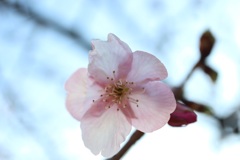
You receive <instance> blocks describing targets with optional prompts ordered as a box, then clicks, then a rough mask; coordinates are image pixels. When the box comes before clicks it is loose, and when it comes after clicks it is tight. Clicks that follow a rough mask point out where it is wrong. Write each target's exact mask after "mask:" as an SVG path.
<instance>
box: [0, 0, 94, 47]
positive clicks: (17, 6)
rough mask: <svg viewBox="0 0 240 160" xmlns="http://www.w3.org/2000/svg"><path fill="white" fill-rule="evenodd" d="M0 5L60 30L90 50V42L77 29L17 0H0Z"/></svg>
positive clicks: (40, 23) (42, 24)
mask: <svg viewBox="0 0 240 160" xmlns="http://www.w3.org/2000/svg"><path fill="white" fill-rule="evenodd" d="M0 6H1V7H6V8H8V9H11V10H13V11H15V12H17V13H18V14H20V15H22V16H25V17H29V18H30V19H31V20H33V21H34V22H35V23H37V24H38V25H41V26H45V27H49V28H52V29H54V30H56V31H57V32H60V33H61V34H63V35H65V36H67V37H69V38H71V39H73V40H74V41H76V42H77V43H78V44H80V45H81V46H82V47H83V48H85V49H86V50H90V48H91V46H90V43H88V42H87V41H86V40H85V39H84V38H83V37H82V36H81V35H80V34H79V33H78V32H77V31H74V30H72V29H69V28H66V27H64V26H63V25H60V24H59V23H57V22H55V21H53V20H51V19H49V18H47V17H44V16H42V15H41V14H40V13H38V12H36V11H34V10H31V8H28V7H26V6H25V5H24V4H21V3H20V2H18V1H17V2H15V3H11V2H9V1H7V0H0Z"/></svg>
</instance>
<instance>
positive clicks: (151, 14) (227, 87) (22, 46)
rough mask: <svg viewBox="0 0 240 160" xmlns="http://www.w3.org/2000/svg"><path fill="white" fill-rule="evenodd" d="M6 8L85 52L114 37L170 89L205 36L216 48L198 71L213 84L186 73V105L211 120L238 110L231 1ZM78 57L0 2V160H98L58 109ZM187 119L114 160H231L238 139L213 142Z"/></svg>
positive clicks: (205, 128)
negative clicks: (202, 108)
mask: <svg viewBox="0 0 240 160" xmlns="http://www.w3.org/2000/svg"><path fill="white" fill-rule="evenodd" d="M8 2H11V3H15V2H18V3H21V4H24V6H25V7H26V9H27V10H34V11H35V12H37V13H39V14H40V15H41V16H43V17H45V18H46V19H49V20H51V21H53V22H54V23H57V24H59V25H60V26H62V27H64V28H67V29H69V30H74V31H76V32H77V33H78V34H79V35H81V36H82V37H83V40H84V42H86V43H87V44H88V45H89V47H90V42H91V40H92V39H101V40H106V39H107V35H108V33H114V34H116V35H117V36H118V37H119V38H120V39H121V40H123V41H124V42H126V43H127V44H128V45H129V46H130V48H131V49H132V50H133V51H136V50H142V51H146V52H149V53H151V54H154V55H155V56H156V57H158V58H159V59H160V60H161V61H162V62H163V63H164V65H165V66H166V68H167V70H168V74H169V76H168V78H167V79H166V83H168V84H169V85H170V86H171V87H174V86H178V85H179V84H181V82H182V81H183V80H184V78H185V77H186V75H187V74H188V73H189V71H190V69H191V68H192V66H193V65H194V64H195V63H196V62H197V61H198V59H199V57H200V55H199V51H198V46H199V38H200V36H201V34H202V33H203V32H204V31H205V30H207V29H209V30H210V31H211V32H212V34H213V35H214V36H215V38H216V44H215V46H214V48H213V51H212V53H211V55H210V57H209V58H208V60H207V64H208V65H209V66H211V67H212V68H214V69H215V70H216V71H217V72H218V79H217V82H216V83H215V84H214V83H212V82H211V80H210V79H209V77H207V76H206V75H205V74H204V73H203V72H202V71H201V70H196V71H195V72H194V73H193V76H192V77H191V78H190V80H189V81H188V82H187V84H186V88H185V94H186V97H187V98H188V99H191V100H193V101H196V102H200V103H204V104H206V105H209V106H211V107H212V109H213V111H214V113H215V114H216V115H218V116H221V117H226V116H228V115H230V114H232V113H233V112H234V111H236V109H237V108H239V105H240V101H239V98H238V97H239V96H240V84H239V81H240V74H239V73H240V66H239V60H240V38H239V37H240V30H239V28H240V22H239V16H240V10H239V7H240V1H238V0H229V1H226V0H212V1H207V0H182V1H181V2H180V1H179V2H176V1H173V0H140V1H138V0H130V1H120V0H116V1H111V0H68V1H66V0H62V1H57V0H42V1H35V0H19V1H15V0H11V1H10V0H9V1H8ZM88 52H89V48H87V47H86V45H84V43H83V42H80V41H76V40H74V39H73V38H71V37H69V35H67V34H64V33H62V32H60V31H59V30H56V29H54V28H53V27H47V26H45V25H41V24H38V23H36V21H34V20H33V19H32V18H31V17H26V16H23V15H22V14H19V13H18V12H15V11H14V10H11V9H9V8H8V7H4V5H3V4H2V3H0V77H1V78H0V131H1V132H0V159H1V160H32V159H34V160H38V159H39V160H45V159H46V160H55V159H59V160H69V159H71V160H79V159H81V160H82V159H83V160H86V159H87V160H88V159H90V160H99V159H103V157H102V156H101V155H98V156H95V155H93V154H92V153H91V152H90V151H89V150H88V149H87V148H86V147H85V146H84V144H83V141H82V138H81V130H80V127H79V126H80V123H79V122H78V121H76V120H75V119H73V117H71V116H70V114H69V113H68V112H67V110H66V108H65V97H66V92H65V90H64V84H65V82H66V80H67V79H68V78H69V76H70V75H71V74H72V73H73V72H74V71H76V70H77V69H78V68H81V67H87V64H88ZM237 112H238V116H239V115H240V114H239V109H238V110H237ZM197 114H198V121H197V122H196V123H194V124H190V125H188V126H185V127H181V128H174V127H170V126H168V125H165V126H164V127H163V128H161V129H159V130H157V131H155V132H153V133H148V134H146V135H144V137H143V138H142V139H141V140H140V141H138V142H137V143H136V145H134V146H133V147H132V148H131V149H130V150H129V152H128V153H127V154H126V155H125V156H124V157H123V159H124V160H132V159H139V160H144V159H153V160H155V159H156V160H158V159H169V160H171V159H176V158H178V159H185V160H192V159H196V160H198V159H199V160H200V159H201V160H202V159H209V160H210V159H211V160H225V159H229V157H231V160H237V159H239V157H240V152H239V151H240V136H239V135H237V134H229V135H227V136H223V134H222V133H221V132H220V130H219V128H220V126H219V124H218V122H217V121H216V120H215V119H213V118H211V117H209V116H207V115H205V114H202V113H197ZM239 117H240V116H239ZM236 123H238V124H239V122H236ZM133 131H134V129H132V132H131V133H133ZM128 138H129V137H128Z"/></svg>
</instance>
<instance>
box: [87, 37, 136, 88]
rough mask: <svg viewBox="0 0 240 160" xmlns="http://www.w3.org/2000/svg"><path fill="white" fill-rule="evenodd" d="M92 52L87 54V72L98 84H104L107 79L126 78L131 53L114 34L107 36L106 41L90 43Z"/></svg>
mask: <svg viewBox="0 0 240 160" xmlns="http://www.w3.org/2000/svg"><path fill="white" fill-rule="evenodd" d="M92 45H93V50H92V51H90V52H89V59H90V63H89V65H88V71H89V73H90V75H91V76H92V77H93V78H94V79H95V80H96V81H97V82H99V83H100V84H106V83H107V81H106V79H107V77H113V71H115V72H116V78H117V77H121V78H124V77H126V75H127V73H128V72H129V68H130V67H131V62H132V51H131V49H130V48H129V47H128V45H127V44H126V43H124V42H122V41H121V40H120V39H119V38H118V37H117V36H115V35H114V34H109V35H108V41H100V40H94V41H92Z"/></svg>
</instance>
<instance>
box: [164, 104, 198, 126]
mask: <svg viewBox="0 0 240 160" xmlns="http://www.w3.org/2000/svg"><path fill="white" fill-rule="evenodd" d="M196 121H197V115H196V114H195V113H194V112H193V110H192V109H190V108H189V107H187V106H186V105H184V104H182V103H179V102H177V107H176V110H175V111H174V112H173V113H172V114H171V117H170V120H169V121H168V124H169V125H170V126H174V127H181V126H184V125H187V124H189V123H193V122H196Z"/></svg>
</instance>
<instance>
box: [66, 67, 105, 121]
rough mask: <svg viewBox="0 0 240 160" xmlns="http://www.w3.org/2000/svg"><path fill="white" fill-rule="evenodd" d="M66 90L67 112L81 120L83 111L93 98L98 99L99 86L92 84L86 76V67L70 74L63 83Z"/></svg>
mask: <svg viewBox="0 0 240 160" xmlns="http://www.w3.org/2000/svg"><path fill="white" fill-rule="evenodd" d="M65 89H66V91H67V98H66V107H67V109H68V111H69V113H70V114H71V115H72V116H73V117H74V118H76V119H78V120H81V118H82V116H83V115H84V113H85V112H86V111H87V110H88V109H89V108H90V106H91V105H92V103H93V102H92V101H93V100H94V99H98V98H99V95H101V93H99V91H100V90H101V88H100V87H99V86H98V85H96V84H94V82H93V80H92V79H91V78H89V77H88V74H87V69H86V68H80V69H78V70H77V71H76V72H74V73H73V74H72V76H71V77H70V78H69V79H68V80H67V82H66V84H65Z"/></svg>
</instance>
